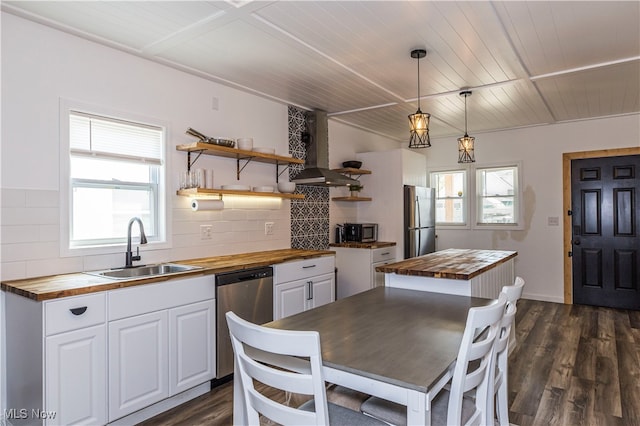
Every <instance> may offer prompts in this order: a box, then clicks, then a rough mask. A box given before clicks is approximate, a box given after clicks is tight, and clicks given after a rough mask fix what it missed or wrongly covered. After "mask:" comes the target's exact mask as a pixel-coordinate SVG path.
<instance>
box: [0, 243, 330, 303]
mask: <svg viewBox="0 0 640 426" xmlns="http://www.w3.org/2000/svg"><path fill="white" fill-rule="evenodd" d="M321 256H335V252H333V251H328V250H298V249H281V250H270V251H261V252H253V253H241V254H232V255H227V256H215V257H207V258H202V259H191V260H180V261H175V262H168V263H179V264H182V265H192V266H199V267H200V268H201V269H194V270H190V271H186V272H180V273H175V274H171V275H156V276H151V277H145V278H132V279H124V280H114V279H109V278H104V277H98V276H94V275H88V274H85V273H81V272H79V273H74V274H63V275H50V276H46V277H37V278H26V279H21V280H14V281H3V282H2V283H1V284H0V288H2V290H4V291H7V292H9V293H15V294H18V295H20V296H24V297H28V298H29V299H33V300H36V301H42V300H50V299H57V298H60V297H67V296H77V295H80V294H87V293H95V292H99V291H106V290H114V289H118V288H124V287H131V286H137V285H143V284H151V283H157V282H163V281H168V280H171V279H176V278H188V277H192V276H197V275H209V274H217V273H222V272H229V271H237V270H239V269H248V268H255V267H260V266H269V265H275V264H277V263H283V262H287V261H290V260H302V259H310V258H314V257H321ZM140 266H141V265H140Z"/></svg>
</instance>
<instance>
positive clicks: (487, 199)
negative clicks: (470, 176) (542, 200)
mask: <svg viewBox="0 0 640 426" xmlns="http://www.w3.org/2000/svg"><path fill="white" fill-rule="evenodd" d="M518 174H519V173H518V166H503V167H487V168H477V169H476V190H477V200H476V201H477V205H476V212H477V215H476V216H477V224H478V225H511V226H516V225H518V224H519V222H520V189H519V177H518Z"/></svg>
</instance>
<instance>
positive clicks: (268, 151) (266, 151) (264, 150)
mask: <svg viewBox="0 0 640 426" xmlns="http://www.w3.org/2000/svg"><path fill="white" fill-rule="evenodd" d="M253 152H259V153H261V154H275V153H276V150H275V148H263V147H260V146H257V147H255V148H253Z"/></svg>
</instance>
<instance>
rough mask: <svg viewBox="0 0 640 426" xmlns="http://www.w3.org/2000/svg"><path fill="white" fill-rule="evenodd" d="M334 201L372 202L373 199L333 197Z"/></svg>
mask: <svg viewBox="0 0 640 426" xmlns="http://www.w3.org/2000/svg"><path fill="white" fill-rule="evenodd" d="M331 200H332V201H371V200H372V198H371V197H333V198H331Z"/></svg>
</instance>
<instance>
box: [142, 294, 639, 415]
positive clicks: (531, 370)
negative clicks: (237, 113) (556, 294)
mask: <svg viewBox="0 0 640 426" xmlns="http://www.w3.org/2000/svg"><path fill="white" fill-rule="evenodd" d="M516 339H517V347H516V348H515V350H514V351H513V352H512V353H511V355H510V358H509V368H510V370H509V405H510V406H509V411H510V413H509V419H510V421H511V423H512V424H516V425H521V426H528V425H536V426H537V425H544V426H554V425H558V426H560V425H562V426H564V425H567V426H570V425H602V426H617V425H628V426H636V425H637V426H640V311H625V310H616V309H609V308H597V307H591V306H580V305H563V304H558V303H548V302H538V301H532V300H525V299H522V300H520V301H519V302H518V313H517V316H516ZM343 392H344V389H342V390H341V391H336V390H335V389H332V388H330V389H329V391H328V397H329V399H330V400H333V401H335V402H338V403H341V404H343V405H346V406H348V407H350V408H357V407H359V404H360V402H361V401H362V400H364V398H366V395H362V394H359V393H357V392H353V393H343ZM232 394H233V391H232V386H231V383H228V384H225V385H222V386H220V387H217V388H215V389H213V390H212V391H211V392H209V393H208V394H205V395H203V396H201V397H199V398H196V399H194V400H192V401H189V402H187V403H185V404H183V405H181V406H179V407H176V408H174V409H172V410H169V411H167V412H165V413H162V414H160V415H158V416H156V417H154V418H152V419H149V420H148V421H146V422H144V423H142V424H143V425H145V426H158V425H185V426H186V425H230V424H231V423H232V422H231V418H232V414H231V412H232ZM279 396H280V397H281V398H282V399H283V400H284V395H279ZM299 402H301V401H295V403H296V404H297V403H299Z"/></svg>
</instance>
